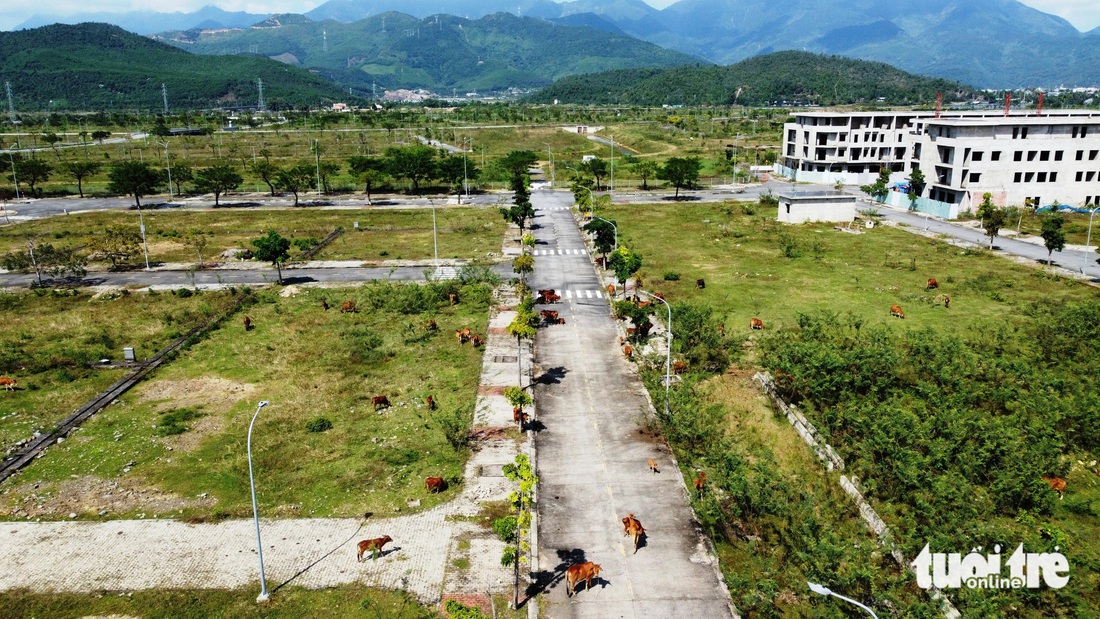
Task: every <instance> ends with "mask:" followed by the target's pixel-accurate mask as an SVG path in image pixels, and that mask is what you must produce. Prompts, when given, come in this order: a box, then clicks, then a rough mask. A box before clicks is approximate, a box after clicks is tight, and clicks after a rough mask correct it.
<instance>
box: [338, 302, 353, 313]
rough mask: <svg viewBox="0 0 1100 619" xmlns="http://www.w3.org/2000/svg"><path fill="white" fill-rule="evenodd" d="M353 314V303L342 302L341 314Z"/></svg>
mask: <svg viewBox="0 0 1100 619" xmlns="http://www.w3.org/2000/svg"><path fill="white" fill-rule="evenodd" d="M354 312H355V301H344V302H343V303H342V304H341V305H340V313H341V314H351V313H354Z"/></svg>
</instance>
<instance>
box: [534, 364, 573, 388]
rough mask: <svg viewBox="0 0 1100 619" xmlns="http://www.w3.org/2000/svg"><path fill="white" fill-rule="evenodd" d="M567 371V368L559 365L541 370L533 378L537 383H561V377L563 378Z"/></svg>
mask: <svg viewBox="0 0 1100 619" xmlns="http://www.w3.org/2000/svg"><path fill="white" fill-rule="evenodd" d="M568 373H569V370H567V369H565V368H564V367H562V366H560V365H559V366H557V367H553V368H550V369H549V370H546V371H545V372H543V373H542V374H541V375H540V376H539V377H538V378H537V379H535V383H536V384H539V385H557V384H560V383H561V381H562V379H563V378H565V375H566V374H568Z"/></svg>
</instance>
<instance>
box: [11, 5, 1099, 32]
mask: <svg viewBox="0 0 1100 619" xmlns="http://www.w3.org/2000/svg"><path fill="white" fill-rule="evenodd" d="M559 1H560V0H559ZM644 1H645V2H646V3H647V4H649V5H651V6H654V7H656V8H664V7H666V6H668V5H670V4H673V3H674V2H675V1H676V0H644ZM1021 1H1022V2H1023V3H1024V4H1026V5H1028V6H1031V7H1034V8H1036V9H1039V10H1040V11H1043V12H1046V13H1051V14H1053V15H1058V16H1059V17H1062V18H1064V19H1066V20H1067V21H1068V22H1070V23H1071V24H1073V25H1074V26H1076V27H1077V29H1078V30H1081V31H1088V30H1092V29H1093V28H1096V27H1097V26H1100V1H1098V0H1021ZM323 2H324V0H173V1H172V2H169V3H166V2H165V1H164V0H98V1H97V2H95V3H89V2H88V0H52V1H51V2H49V3H48V4H47V3H43V2H42V0H3V1H2V3H0V4H2V6H0V30H11V29H12V28H14V27H15V26H17V25H19V24H20V23H22V22H23V21H25V20H26V19H27V18H28V17H30V16H31V15H33V14H35V13H48V14H50V15H69V14H73V13H82V12H88V11H90V10H95V11H102V12H111V13H114V12H118V13H124V12H127V11H164V10H168V9H166V8H165V5H166V4H169V5H170V6H171V7H172V8H171V10H172V11H180V12H191V11H196V10H198V9H200V8H202V7H203V6H205V5H207V4H212V5H215V6H219V7H221V8H223V9H225V10H227V11H247V12H249V13H305V12H306V11H309V10H310V9H313V8H315V7H316V6H318V5H320V4H322V3H323ZM91 7H94V9H93V8H91Z"/></svg>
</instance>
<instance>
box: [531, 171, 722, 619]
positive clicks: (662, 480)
mask: <svg viewBox="0 0 1100 619" xmlns="http://www.w3.org/2000/svg"><path fill="white" fill-rule="evenodd" d="M570 198H571V196H570V195H569V194H567V193H564V192H557V193H550V192H547V191H535V192H533V194H532V204H533V205H534V206H535V209H536V213H537V216H536V218H535V224H536V225H537V228H536V229H535V230H534V231H533V233H534V235H535V239H536V241H537V244H536V247H535V273H534V275H533V276H532V280H531V281H532V287H533V288H535V289H542V288H553V289H555V290H556V291H557V292H558V294H561V295H562V296H563V299H562V301H561V302H560V303H557V304H554V305H550V306H540V307H539V308H538V309H553V310H557V311H558V312H559V313H560V315H561V316H562V317H563V318H565V321H566V322H565V324H564V325H551V326H544V327H541V328H540V329H539V334H538V336H537V339H536V345H535V362H536V376H538V377H539V378H538V379H537V384H536V388H535V401H536V409H537V411H538V423H539V424H541V425H542V429H541V430H540V431H539V432H538V435H537V438H536V445H537V454H538V460H537V472H538V476H539V508H538V513H539V518H538V523H539V526H538V536H539V567H540V569H541V570H542V578H541V579H540V580H541V582H542V583H543V584H544V585H546V586H547V590H546V591H545V592H544V594H543V596H542V602H541V608H542V610H543V616H544V617H548V618H553V619H562V618H601V619H603V618H611V617H615V618H628V619H629V618H649V617H652V618H654V619H667V618H670V617H692V618H696V617H698V618H708V619H709V618H712V617H730V616H732V614H731V611H730V606H729V603H730V601H729V595H728V593H727V591H726V589H725V586H724V584H723V583H722V582H721V579H720V578H719V577H718V574H717V568H716V560H715V558H714V557H713V556H712V555H711V554H710V553H709V551H708V548H709V546H708V544H707V541H706V539H705V537H704V536H703V534H702V532H701V531H700V530H699V527H698V525H697V524H696V522H695V520H694V517H693V515H692V512H691V509H690V507H689V504H688V498H687V491H686V488H685V485H684V481H683V478H682V477H681V475H680V472H679V470H678V469H677V468H676V466H675V464H674V463H673V461H672V460H671V457H670V455H669V453H668V449H667V448H666V447H665V446H664V445H663V443H660V442H657V441H654V440H653V439H651V438H647V437H646V436H643V435H642V434H641V433H640V432H639V429H640V428H641V427H642V426H643V425H645V424H646V422H647V420H648V419H649V418H650V416H651V415H652V408H651V406H650V404H649V401H648V400H647V398H646V396H645V390H644V388H643V386H642V384H641V380H640V379H639V378H638V376H637V374H636V373H635V369H634V367H633V365H632V364H631V363H630V362H628V361H627V360H626V359H625V358H624V357H623V354H622V352H620V348H619V345H618V331H617V330H616V325H615V323H614V321H613V320H612V318H611V317H610V311H609V307H608V301H607V297H606V292H605V291H603V290H601V284H600V283H599V281H598V280H597V278H596V274H595V271H594V270H593V267H592V262H591V259H590V257H589V255H588V253H587V251H586V250H585V247H584V243H583V241H582V238H581V234H580V231H579V230H578V229H577V226H576V224H575V223H574V220H573V218H572V215H571V214H570V213H569V212H568V210H567V207H568V206H569V203H570ZM650 458H653V459H654V460H656V461H657V462H658V463H659V464H660V465H661V473H660V474H654V473H652V472H651V471H650V469H649V467H648V465H647V460H648V459H650ZM627 513H633V514H634V515H635V516H636V517H637V518H638V519H639V520H640V521H641V522H642V525H643V526H644V527H645V528H646V531H647V536H648V537H647V538H646V541H645V544H644V545H643V546H642V547H641V548H640V549H639V550H638V552H637V554H634V552H633V551H634V548H633V545H632V544H631V543H630V540H629V538H627V537H624V536H623V525H622V521H621V519H622V518H623V517H624V516H626V515H627ZM584 561H593V562H595V563H597V564H599V565H600V566H601V568H602V570H601V572H600V576H599V578H598V579H597V580H595V581H593V587H592V589H591V590H590V591H584V590H583V587H582V589H581V590H580V591H579V592H578V594H577V595H576V596H574V597H573V598H567V597H566V591H565V582H564V576H563V574H564V571H565V569H566V568H567V567H568V566H569V565H572V564H574V563H581V562H584Z"/></svg>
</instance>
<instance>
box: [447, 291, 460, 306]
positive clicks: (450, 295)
mask: <svg viewBox="0 0 1100 619" xmlns="http://www.w3.org/2000/svg"><path fill="white" fill-rule="evenodd" d="M447 298H449V299H450V300H451V305H454V304H455V301H458V295H457V294H455V293H453V292H452V293H451V294H449V295H447Z"/></svg>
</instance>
